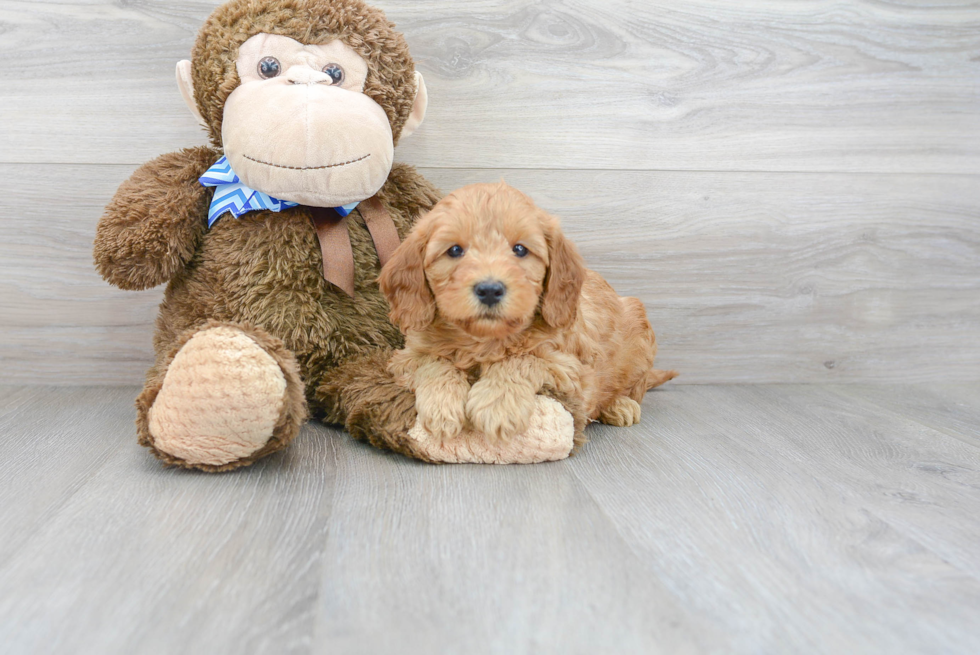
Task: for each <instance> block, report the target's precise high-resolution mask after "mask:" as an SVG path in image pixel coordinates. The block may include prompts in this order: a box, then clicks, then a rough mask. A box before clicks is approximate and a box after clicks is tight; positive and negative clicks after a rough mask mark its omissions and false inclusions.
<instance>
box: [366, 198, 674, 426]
mask: <svg viewBox="0 0 980 655" xmlns="http://www.w3.org/2000/svg"><path fill="white" fill-rule="evenodd" d="M380 284H381V290H382V292H383V293H384V294H385V296H386V297H387V298H388V302H389V303H390V305H391V314H390V316H391V320H392V321H394V322H395V323H396V324H397V325H398V326H399V327H401V329H402V331H403V332H404V333H405V348H404V349H403V350H400V351H398V352H396V353H395V355H394V356H393V358H392V360H391V363H390V365H389V366H390V369H391V371H392V373H394V375H395V376H396V379H398V380H399V382H400V383H401V384H403V385H405V386H406V387H408V388H410V389H412V390H413V391H414V392H415V403H416V408H417V410H418V415H419V420H420V423H421V425H422V427H424V428H425V429H427V430H428V431H429V432H430V433H432V434H433V435H436V436H439V437H442V438H444V439H445V438H452V437H455V436H456V435H458V434H459V433H460V431H461V430H462V429H463V428H464V427H472V429H474V430H476V431H478V432H482V433H483V434H484V435H485V436H486V437H487V438H489V439H508V438H510V437H513V436H514V435H517V434H520V433H521V432H523V431H524V430H525V429H526V428H527V425H528V420H529V418H530V415H531V412H532V409H533V407H534V403H535V395H536V394H538V393H539V392H541V391H546V390H549V389H550V390H554V391H557V392H558V393H559V394H562V395H564V396H566V397H570V398H575V399H577V400H579V401H581V403H582V406H583V407H584V408H585V411H586V413H587V415H588V417H589V418H590V419H592V420H596V419H597V420H599V421H602V422H603V423H608V424H610V425H618V426H626V425H633V424H634V423H636V422H638V421H639V420H640V404H639V403H640V401H641V400H642V399H643V394H644V393H646V391H647V389H651V388H653V387H655V386H657V385H660V384H663V383H664V382H666V381H667V380H669V379H671V378H673V377H674V376H675V375H676V373H675V372H674V371H658V370H655V369H654V368H653V358H654V355H655V354H656V352H657V342H656V339H655V338H654V334H653V330H652V329H651V328H650V323H649V322H648V321H647V317H646V312H645V310H644V308H643V304H642V303H641V302H640V301H639V300H637V299H636V298H621V297H620V296H618V295H616V292H615V291H614V290H613V288H612V287H611V286H609V284H608V283H607V282H606V281H605V280H603V279H602V278H601V277H600V276H599V275H598V274H597V273H595V272H593V271H590V270H588V269H586V268H585V266H584V264H583V262H582V258H581V256H580V255H579V253H578V251H577V250H576V249H575V246H574V245H573V244H572V243H571V242H570V241H569V240H568V239H566V238H565V236H564V235H563V234H562V232H561V230H560V228H559V225H558V220H557V219H556V218H554V217H553V216H550V215H549V214H547V213H546V212H544V211H542V210H541V209H540V208H538V207H537V206H535V204H534V203H533V202H532V201H531V199H530V198H528V197H527V196H526V195H524V194H523V193H521V192H520V191H518V190H516V189H514V188H513V187H510V186H508V185H506V184H504V183H502V182H501V183H500V184H474V185H471V186H467V187H463V188H462V189H459V190H457V191H455V192H453V193H452V194H450V195H449V196H447V197H446V198H445V199H443V200H442V201H441V202H439V203H438V204H437V205H436V206H435V207H434V208H433V209H432V211H430V212H429V213H428V214H426V215H425V216H424V217H423V218H422V219H420V220H419V221H418V223H417V224H416V225H415V228H414V229H413V231H412V233H411V234H410V235H409V236H408V238H407V239H406V240H405V242H404V243H402V244H401V246H400V247H399V248H398V250H397V251H395V254H394V255H393V257H392V259H391V260H390V261H389V262H388V263H387V265H386V266H385V267H384V269H383V270H382V271H381V278H380Z"/></svg>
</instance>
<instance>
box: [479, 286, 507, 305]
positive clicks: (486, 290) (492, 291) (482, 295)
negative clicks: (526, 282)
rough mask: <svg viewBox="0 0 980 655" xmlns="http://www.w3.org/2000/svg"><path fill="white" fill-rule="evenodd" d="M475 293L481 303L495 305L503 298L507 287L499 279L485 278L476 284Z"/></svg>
mask: <svg viewBox="0 0 980 655" xmlns="http://www.w3.org/2000/svg"><path fill="white" fill-rule="evenodd" d="M473 293H474V294H475V295H476V298H477V300H479V301H480V302H481V303H483V304H484V305H486V306H487V307H493V306H494V305H496V304H497V303H498V302H500V301H501V300H502V299H503V297H504V294H505V293H507V287H506V286H504V283H503V282H501V281H499V280H484V281H483V282H477V283H476V285H474V287H473Z"/></svg>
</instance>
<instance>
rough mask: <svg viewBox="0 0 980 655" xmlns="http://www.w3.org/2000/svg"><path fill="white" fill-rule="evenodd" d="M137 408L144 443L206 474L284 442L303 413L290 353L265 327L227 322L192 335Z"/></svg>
mask: <svg viewBox="0 0 980 655" xmlns="http://www.w3.org/2000/svg"><path fill="white" fill-rule="evenodd" d="M137 405H138V407H139V408H140V410H141V411H140V417H139V419H138V424H139V428H140V437H141V442H143V443H144V445H147V446H150V447H151V448H152V449H153V451H154V453H155V454H156V455H157V456H158V457H160V458H161V459H163V460H164V461H166V462H168V463H170V464H176V465H179V466H184V467H188V468H198V469H203V470H209V471H216V470H228V469H232V468H237V467H239V466H244V465H247V464H251V463H252V462H253V461H255V460H256V459H258V458H259V457H261V456H263V455H266V454H268V453H270V452H273V451H275V450H279V449H280V448H283V447H285V446H286V445H287V444H288V443H289V442H290V441H292V439H293V438H294V437H295V436H296V434H297V432H298V431H299V426H300V425H301V424H302V422H303V420H304V419H305V418H306V405H305V400H304V399H303V389H302V384H301V383H300V379H299V375H298V372H297V367H296V362H295V359H294V358H293V356H292V354H291V353H289V352H288V351H286V350H285V349H284V348H283V347H282V344H281V343H280V342H279V341H278V340H277V339H273V338H272V337H270V336H269V335H267V334H265V333H264V332H261V331H259V330H251V329H248V328H244V327H242V326H235V325H228V324H224V325H222V324H214V323H213V324H209V325H208V326H207V327H205V328H204V329H202V330H200V331H197V332H195V333H193V334H192V335H190V337H189V338H187V339H186V340H185V341H184V343H183V345H181V346H180V348H179V350H178V351H177V352H176V354H174V356H173V358H172V360H171V361H170V362H169V365H167V367H166V374H165V375H164V376H163V380H162V383H158V384H153V383H152V382H151V383H148V385H147V389H146V390H144V392H143V394H142V395H141V396H140V399H139V400H138V401H137ZM144 408H145V409H146V411H145V413H144V412H143V411H142V410H143V409H144Z"/></svg>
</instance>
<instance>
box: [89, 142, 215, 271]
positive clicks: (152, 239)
mask: <svg viewBox="0 0 980 655" xmlns="http://www.w3.org/2000/svg"><path fill="white" fill-rule="evenodd" d="M220 157H221V153H220V152H219V151H217V150H215V149H213V148H208V147H204V146H202V147H198V148H186V149H184V150H179V151H177V152H172V153H170V154H167V155H163V156H161V157H157V158H156V159H154V160H152V161H150V162H147V163H146V164H143V165H142V166H140V167H139V168H138V169H137V170H136V172H135V173H133V175H132V176H131V177H130V178H129V179H128V180H126V181H125V182H123V183H122V184H121V185H120V186H119V189H118V190H117V191H116V195H115V196H113V198H112V200H111V201H110V202H109V204H108V206H107V207H106V209H105V213H104V214H103V215H102V218H101V219H100V220H99V225H98V227H97V228H96V232H95V252H94V254H95V265H96V268H97V269H98V271H99V273H100V274H101V275H102V277H103V278H105V280H106V281H107V282H109V283H110V284H114V285H116V286H117V287H119V288H121V289H134V290H135V289H149V288H150V287H155V286H156V285H158V284H162V283H164V282H167V281H169V280H170V279H171V278H172V277H173V276H174V275H176V274H177V273H178V272H180V270H181V269H182V268H183V267H184V265H185V264H187V262H188V261H190V258H191V257H192V256H193V254H194V251H195V250H196V249H197V246H198V243H199V242H200V239H201V235H202V234H203V233H204V230H205V226H206V223H207V214H208V203H209V202H210V199H211V190H210V189H208V188H206V187H204V186H202V185H201V183H200V182H198V178H199V177H200V176H201V175H203V174H204V173H205V171H207V170H208V168H210V167H211V165H212V164H214V162H216V161H217V160H218V159H219V158H220Z"/></svg>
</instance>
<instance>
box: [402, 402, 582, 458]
mask: <svg viewBox="0 0 980 655" xmlns="http://www.w3.org/2000/svg"><path fill="white" fill-rule="evenodd" d="M408 436H409V439H411V440H413V441H414V442H415V449H416V450H418V451H420V452H422V453H424V455H425V458H426V459H428V460H430V461H434V462H446V463H453V464H535V463H537V462H553V461H556V460H559V459H565V458H566V457H568V455H569V454H570V453H571V452H572V447H573V446H574V439H575V424H574V421H573V419H572V415H571V414H569V413H568V411H566V410H565V408H564V407H563V406H562V404H561V403H559V402H558V401H557V400H554V399H552V398H548V397H545V396H537V398H536V400H535V405H534V411H533V413H532V414H531V422H530V425H529V426H528V429H527V430H526V431H525V432H524V433H523V434H519V435H517V436H516V437H514V438H513V439H509V440H505V441H496V440H495V441H493V442H491V441H490V440H488V439H486V438H485V437H484V436H483V435H482V434H480V433H478V432H473V431H472V430H463V432H462V433H461V434H460V435H459V436H457V437H454V438H452V439H438V438H436V437H434V436H432V435H431V434H430V433H429V432H427V431H426V430H425V429H423V428H422V427H421V425H419V424H418V423H416V424H415V427H413V428H412V429H411V430H409V432H408Z"/></svg>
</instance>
